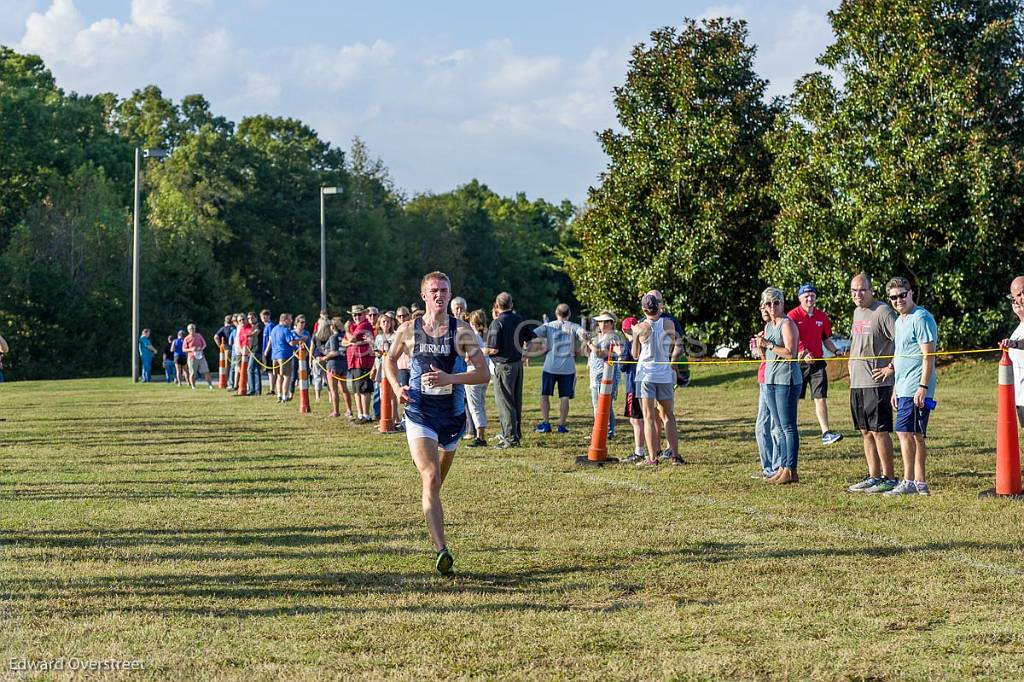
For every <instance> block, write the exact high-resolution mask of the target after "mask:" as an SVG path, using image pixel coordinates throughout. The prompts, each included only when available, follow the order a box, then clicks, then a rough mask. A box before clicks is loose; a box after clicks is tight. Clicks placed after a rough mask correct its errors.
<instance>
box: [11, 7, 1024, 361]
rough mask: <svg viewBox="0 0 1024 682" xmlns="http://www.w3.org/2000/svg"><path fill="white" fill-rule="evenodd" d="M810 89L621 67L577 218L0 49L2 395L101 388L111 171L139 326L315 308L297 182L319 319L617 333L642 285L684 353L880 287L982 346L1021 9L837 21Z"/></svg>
mask: <svg viewBox="0 0 1024 682" xmlns="http://www.w3.org/2000/svg"><path fill="white" fill-rule="evenodd" d="M828 18H829V21H830V23H831V27H832V30H833V33H834V36H833V41H832V43H831V44H830V45H829V46H828V47H827V48H826V49H825V51H824V52H823V53H822V54H821V55H820V56H819V57H818V60H817V63H818V66H819V67H820V68H819V70H817V71H814V72H812V73H809V74H807V75H805V76H804V77H802V78H800V79H799V80H798V81H797V82H796V84H795V86H794V88H793V91H792V93H791V94H789V95H788V96H785V97H776V98H771V99H769V98H768V97H767V96H766V92H767V85H768V83H767V82H766V81H765V79H763V78H761V77H760V76H759V75H758V74H757V72H756V70H755V68H754V58H755V55H756V47H755V46H754V45H752V44H751V43H750V41H749V35H748V31H747V27H746V24H745V23H744V22H743V21H737V20H733V19H728V18H720V19H711V20H702V21H693V20H685V21H684V22H683V23H682V24H681V26H680V27H676V28H672V27H666V28H662V29H658V30H655V31H654V32H652V33H651V35H650V38H649V39H648V40H647V41H645V42H643V43H641V44H639V45H637V46H636V47H635V48H634V49H633V51H632V55H631V58H630V60H629V64H628V68H627V73H626V77H625V80H624V82H623V84H622V85H620V86H619V87H616V88H615V89H614V91H613V93H612V97H613V98H614V104H615V109H616V112H617V119H618V127H617V128H615V129H609V130H604V131H600V132H598V134H597V142H598V143H599V144H600V145H601V147H602V149H603V150H604V152H605V154H606V155H607V157H608V165H607V168H606V169H605V171H604V172H603V173H602V175H601V177H600V178H599V181H598V182H597V183H595V185H594V186H593V187H591V188H590V190H589V192H588V196H587V200H586V202H585V204H584V205H583V206H579V207H574V206H572V205H571V204H570V203H569V202H567V201H562V202H560V203H558V204H553V203H549V202H547V201H545V200H543V199H536V200H532V201H531V200H529V199H527V198H526V197H525V196H524V195H522V194H518V195H516V196H513V197H503V196H499V195H497V194H496V193H494V192H493V191H491V190H490V189H489V188H487V186H486V185H484V184H482V183H480V182H478V181H477V180H472V181H470V182H468V183H467V184H465V185H463V186H461V187H458V188H456V189H454V190H452V191H449V192H445V193H441V194H423V195H414V196H406V195H405V194H404V193H402V192H401V191H400V190H398V189H397V188H396V187H395V186H394V183H393V182H392V180H391V178H390V176H389V173H388V170H387V168H386V166H385V165H384V164H383V162H382V161H381V160H380V159H376V158H374V157H373V156H372V155H371V154H370V152H369V151H368V150H367V148H366V146H365V145H364V144H363V143H362V142H361V141H360V140H359V139H358V138H356V139H355V140H354V141H353V143H352V146H351V148H350V149H348V150H341V149H339V148H337V147H335V146H332V145H331V144H329V143H327V142H325V141H324V140H321V139H320V138H319V136H318V135H317V134H316V131H314V130H312V129H311V128H310V127H308V126H307V125H305V124H303V123H302V122H301V121H298V120H295V119H291V118H281V117H273V116H252V117H246V118H243V119H242V120H241V121H239V122H238V123H234V122H232V121H229V120H227V119H225V118H224V117H222V116H217V115H215V114H214V113H213V112H212V111H211V107H210V104H209V103H208V102H207V100H206V99H205V98H203V97H202V96H201V95H190V96H187V97H184V98H183V99H182V100H181V101H180V102H173V101H171V100H169V99H167V98H165V97H164V96H163V94H162V93H161V91H160V90H159V88H157V87H155V86H149V87H145V88H142V89H140V90H137V91H135V92H133V93H132V95H131V96H130V97H128V98H125V99H120V98H118V97H116V96H114V95H112V94H100V95H79V94H76V93H65V92H64V91H62V90H61V89H60V88H59V87H58V86H57V84H56V83H55V82H54V79H53V77H52V75H51V74H50V72H49V71H48V70H47V69H46V67H45V65H44V64H43V62H42V61H41V60H40V59H39V58H38V57H35V56H32V55H23V54H19V53H17V52H14V51H13V50H10V49H8V48H3V47H0V143H2V145H0V329H3V330H4V331H5V335H6V336H7V337H8V339H9V340H10V341H11V342H12V346H14V348H13V349H12V350H13V352H12V358H11V362H9V370H10V374H12V375H15V376H20V377H49V376H73V375H83V374H107V373H113V372H118V373H126V372H127V371H128V360H129V357H128V355H127V345H128V343H127V332H126V330H127V329H128V328H129V320H130V314H131V311H130V306H131V301H130V291H131V290H130V276H131V261H130V240H131V229H130V220H131V193H132V172H133V167H132V162H133V149H134V148H135V147H144V148H151V147H155V148H167V149H171V150H172V154H171V155H170V156H169V157H168V158H167V159H166V160H164V161H161V162H156V161H152V160H150V161H147V162H146V163H145V164H144V167H143V174H142V194H143V197H144V199H143V205H142V211H141V214H142V218H143V221H142V224H143V231H142V249H141V251H142V273H143V274H142V321H143V324H144V325H145V326H148V327H151V328H153V329H154V330H156V331H157V332H159V333H164V332H168V331H171V330H173V329H177V328H178V327H179V326H180V325H181V324H182V322H183V321H184V320H185V319H190V320H195V321H196V322H198V323H199V324H201V325H202V326H205V327H206V328H207V329H209V328H211V327H212V326H213V325H214V324H215V323H216V322H219V316H220V315H221V314H223V313H224V312H227V311H233V310H243V309H245V310H248V309H254V308H255V309H258V308H262V307H268V308H270V309H271V310H272V311H274V312H275V313H277V312H279V311H282V310H289V311H310V312H312V311H314V310H315V309H316V308H317V307H318V306H319V214H318V209H319V203H318V202H319V194H318V193H319V188H320V187H321V186H338V187H341V188H342V194H341V195H340V196H331V197H328V201H327V203H326V207H327V225H328V254H329V255H328V268H329V273H328V283H329V293H330V299H329V303H330V306H331V307H332V308H333V309H334V310H340V309H341V308H343V307H344V306H347V305H349V304H351V303H354V302H359V303H364V304H369V303H373V304H376V305H382V306H394V305H398V304H402V303H406V304H407V303H409V302H411V301H414V300H415V299H416V293H417V291H416V287H417V285H418V278H419V276H420V274H421V273H423V272H425V271H428V270H432V269H435V268H437V267H442V268H444V269H445V270H446V271H447V272H448V274H449V275H450V276H451V277H452V283H453V287H454V289H455V290H456V291H457V292H458V293H460V294H462V295H464V296H466V297H467V298H468V299H469V300H470V304H471V306H474V307H475V306H486V304H487V303H488V302H489V301H490V300H491V298H492V297H493V295H494V294H495V293H496V292H497V291H500V290H505V289H507V290H509V291H511V292H513V294H514V295H515V297H516V302H517V303H516V304H517V308H519V309H520V310H521V311H522V312H523V313H525V314H526V315H528V316H534V317H539V315H540V313H541V312H543V311H547V310H551V309H552V308H553V306H554V305H555V304H556V303H557V302H559V301H568V302H570V303H571V304H574V303H576V300H577V299H578V300H579V302H581V303H582V305H583V307H584V308H585V309H587V310H597V309H601V308H611V309H614V310H617V311H619V312H626V311H635V310H636V308H637V301H638V299H639V295H640V294H641V293H642V292H644V291H646V290H648V289H652V288H657V289H660V290H661V291H662V292H663V294H664V295H665V298H666V302H667V304H668V307H669V309H670V310H672V311H673V312H674V313H675V314H676V315H677V316H678V317H680V318H682V319H683V320H684V322H685V323H686V325H687V331H688V333H689V334H690V335H691V336H697V337H698V338H700V339H701V340H703V341H704V342H705V343H707V344H709V345H712V346H713V345H714V344H715V343H718V342H721V341H728V340H741V339H743V338H745V337H746V336H747V335H749V334H750V333H751V332H752V331H753V330H754V329H756V327H757V326H758V321H759V317H758V315H757V314H756V304H757V300H758V293H759V291H760V290H761V289H762V288H763V287H765V286H767V285H775V286H779V287H781V288H783V290H784V291H786V292H787V295H789V296H791V297H795V290H796V288H797V287H798V286H799V285H800V284H801V283H802V282H806V281H810V282H814V283H815V284H816V285H817V287H818V291H819V306H821V307H822V308H824V309H825V310H826V311H827V312H829V314H830V315H831V316H832V317H833V319H834V320H835V321H836V326H837V327H838V328H839V329H843V328H844V327H847V326H848V323H849V319H850V309H851V304H850V301H849V294H848V282H849V279H850V277H851V276H852V275H854V274H856V273H858V272H860V271H864V272H867V273H869V274H870V275H872V276H873V277H874V278H875V280H876V285H878V284H879V283H880V282H881V283H884V281H885V280H887V279H888V278H890V277H892V276H897V275H899V276H906V277H908V278H909V279H910V280H911V282H912V283H913V285H914V287H915V289H916V291H917V296H916V297H915V298H916V299H917V300H919V301H920V302H921V303H922V304H923V305H924V306H925V307H927V308H928V309H930V310H931V311H932V312H933V313H934V314H935V316H936V318H937V320H938V323H939V330H940V335H941V339H942V345H943V347H944V348H968V347H976V346H978V345H979V344H985V343H988V342H990V341H992V340H994V339H996V338H1001V335H1002V334H1003V333H1004V332H1005V327H1006V326H1007V325H1008V324H1009V321H1008V320H1009V317H1010V315H1009V312H1010V311H1009V307H1008V305H1007V302H1006V301H1005V299H1004V298H1003V293H1004V291H1005V289H1006V283H1007V282H1008V281H1009V279H1010V278H1011V277H1012V276H1014V275H1015V274H1019V273H1021V272H1022V271H1024V248H1022V247H1024V234H1022V230H1021V226H1022V224H1024V126H1022V124H1021V122H1022V121H1024V40H1022V33H1021V18H1022V5H1021V1H1020V0H843V1H842V2H841V3H840V6H839V7H838V8H837V9H836V10H834V11H832V12H830V13H829V15H828Z"/></svg>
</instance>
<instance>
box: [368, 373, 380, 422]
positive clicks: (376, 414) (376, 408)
mask: <svg viewBox="0 0 1024 682" xmlns="http://www.w3.org/2000/svg"><path fill="white" fill-rule="evenodd" d="M370 401H371V402H372V403H373V418H374V419H380V382H379V381H375V382H373V397H372V398H371V399H370Z"/></svg>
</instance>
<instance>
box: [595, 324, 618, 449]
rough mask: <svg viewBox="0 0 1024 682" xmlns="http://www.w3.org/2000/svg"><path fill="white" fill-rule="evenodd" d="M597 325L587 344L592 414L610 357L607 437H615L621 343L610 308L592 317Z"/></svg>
mask: <svg viewBox="0 0 1024 682" xmlns="http://www.w3.org/2000/svg"><path fill="white" fill-rule="evenodd" d="M594 323H595V324H596V325H597V333H596V334H595V335H594V337H593V338H591V339H590V341H589V342H588V344H587V348H588V349H589V351H590V356H589V359H588V361H587V365H588V366H589V367H590V402H591V403H592V404H593V406H594V416H595V417H596V416H597V401H598V400H599V398H600V395H601V382H602V381H604V373H605V371H606V370H607V362H608V358H609V357H610V358H611V359H612V362H613V364H612V370H611V371H612V409H611V411H610V412H609V414H608V438H614V437H615V398H616V396H617V395H618V392H619V382H620V381H622V365H620V364H619V363H618V359H619V358H618V357H617V353H616V350H617V348H619V347H620V346H621V345H622V339H621V338H619V335H618V334H616V333H615V323H616V318H615V313H613V312H612V311H610V310H602V311H601V314H600V315H598V316H597V317H595V318H594Z"/></svg>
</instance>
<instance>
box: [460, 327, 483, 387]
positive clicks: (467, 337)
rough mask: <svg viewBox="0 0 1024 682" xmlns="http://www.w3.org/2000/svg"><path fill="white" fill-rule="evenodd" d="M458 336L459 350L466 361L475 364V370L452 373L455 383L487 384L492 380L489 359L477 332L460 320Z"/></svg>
mask: <svg viewBox="0 0 1024 682" xmlns="http://www.w3.org/2000/svg"><path fill="white" fill-rule="evenodd" d="M457 336H458V337H461V338H460V339H458V340H457V341H456V343H457V344H458V350H459V353H460V355H462V356H463V357H464V358H465V359H466V362H468V363H469V364H471V365H473V371H471V372H462V373H460V374H454V375H452V383H453V384H486V383H487V382H488V381H490V380H491V370H490V369H489V368H488V367H487V360H486V359H485V358H484V354H483V353H482V352H481V351H480V346H478V345H477V342H476V334H475V333H474V332H473V329H472V327H470V326H469V325H468V324H466V323H465V322H459V330H458V335H457Z"/></svg>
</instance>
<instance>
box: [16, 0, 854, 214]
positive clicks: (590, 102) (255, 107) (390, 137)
mask: <svg viewBox="0 0 1024 682" xmlns="http://www.w3.org/2000/svg"><path fill="white" fill-rule="evenodd" d="M2 4H3V7H4V12H3V13H2V14H0V43H2V44H5V45H8V46H11V47H13V48H15V49H18V50H20V51H26V52H33V53H36V54H40V55H41V56H42V57H43V58H44V59H45V60H46V63H47V65H48V66H49V67H50V69H51V70H52V71H53V73H54V75H55V76H56V77H57V80H58V83H59V84H60V85H61V86H62V87H63V88H65V89H66V90H74V91H78V92H89V93H95V92H102V91H111V92H115V93H117V94H119V95H126V94H129V93H130V92H131V90H132V89H134V88H139V87H142V86H144V85H147V84H151V83H152V84H156V85H158V86H160V88H161V89H162V90H163V91H164V94H165V95H166V96H169V97H172V98H174V99H175V100H178V99H180V98H181V97H183V96H184V95H187V94H190V93H193V92H200V93H202V94H204V95H205V96H206V97H207V98H208V99H209V100H210V102H211V103H212V105H213V108H214V109H215V111H216V112H217V113H219V114H223V115H225V116H227V117H229V118H231V119H232V120H235V121H237V120H239V119H240V118H241V117H243V116H245V115H251V114H260V113H269V114H273V115H285V116H294V117H296V118H299V119H301V120H303V121H304V122H306V123H308V124H310V125H312V126H313V127H314V128H315V129H316V130H317V131H318V132H319V133H320V134H321V136H323V137H324V138H325V139H328V140H330V141H331V142H332V143H334V144H336V145H338V146H340V147H343V148H347V147H348V145H349V143H350V141H351V139H352V137H353V136H356V135H358V136H360V137H362V138H363V139H364V140H365V141H366V142H367V144H368V145H369V147H370V150H371V152H372V153H373V154H375V155H377V156H380V157H381V158H382V159H383V160H384V162H385V164H386V165H387V166H388V167H389V168H390V169H391V172H392V175H393V177H394V180H395V183H396V185H397V186H398V187H400V188H402V189H403V190H405V191H406V192H407V193H410V194H411V193H416V192H425V191H433V192H443V191H446V190H448V189H451V188H453V187H455V186H457V185H459V184H462V183H464V182H467V181H469V180H470V179H472V178H474V177H475V178H477V179H479V180H481V181H483V182H485V183H487V184H488V185H490V186H491V187H492V188H493V189H494V190H496V191H498V192H500V193H502V194H511V193H514V192H517V191H525V192H527V194H528V195H529V196H530V197H538V196H540V197H544V198H546V199H548V200H550V201H559V200H561V199H562V198H568V199H570V200H572V201H574V202H581V201H583V199H584V198H585V197H586V190H587V187H588V186H589V185H591V184H593V183H594V182H596V179H597V176H598V174H599V173H600V172H601V170H603V169H604V167H605V163H606V160H605V158H604V156H603V154H602V153H601V149H600V147H599V145H598V144H597V141H596V139H595V137H594V133H595V131H598V130H601V129H604V128H608V127H611V126H614V125H615V112H614V108H613V107H612V102H611V94H610V90H611V88H612V87H613V86H615V85H617V84H620V83H621V82H622V80H623V77H624V74H625V71H626V66H627V61H628V56H629V51H630V48H631V47H632V46H633V45H635V44H636V43H638V42H641V41H643V40H644V39H645V37H646V36H647V35H648V34H649V33H650V31H651V30H653V29H655V28H658V27H660V26H665V25H678V24H679V23H680V22H681V21H682V19H683V18H684V17H709V16H733V17H737V18H743V19H746V20H747V21H748V23H749V28H750V33H751V40H752V42H754V43H755V44H757V45H758V50H759V51H758V60H757V68H758V71H759V72H760V74H761V75H762V76H763V77H765V78H767V79H769V81H770V86H769V93H770V94H772V95H781V94H786V93H788V92H789V90H790V88H791V86H792V82H793V80H794V79H795V78H798V77H799V76H801V75H803V74H804V73H806V72H808V71H810V70H813V69H815V68H816V67H815V64H814V59H815V57H816V56H817V55H818V54H820V52H821V51H822V49H823V48H824V47H825V46H826V45H827V44H828V43H829V41H830V39H831V31H830V29H829V26H828V21H827V16H826V13H827V12H828V10H829V9H832V8H833V7H834V6H836V5H837V4H838V2H837V1H830V0H778V1H775V2H771V1H768V2H765V1H762V2H753V1H748V0H737V1H735V2H719V3H715V2H697V1H694V0H681V1H678V2H665V1H660V0H659V1H650V2H643V1H638V2H614V3H613V2H594V1H590V2H576V1H573V2H558V1H549V2H540V1H538V0H523V1H520V2H517V3H515V4H512V3H500V4H499V3H482V2H455V1H454V0H437V1H434V2H411V1H408V2H401V3H399V2H387V1H383V2H358V3H357V2H326V1H322V0H291V1H289V2H285V1H281V0H233V1H231V2H226V1H221V0H2Z"/></svg>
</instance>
